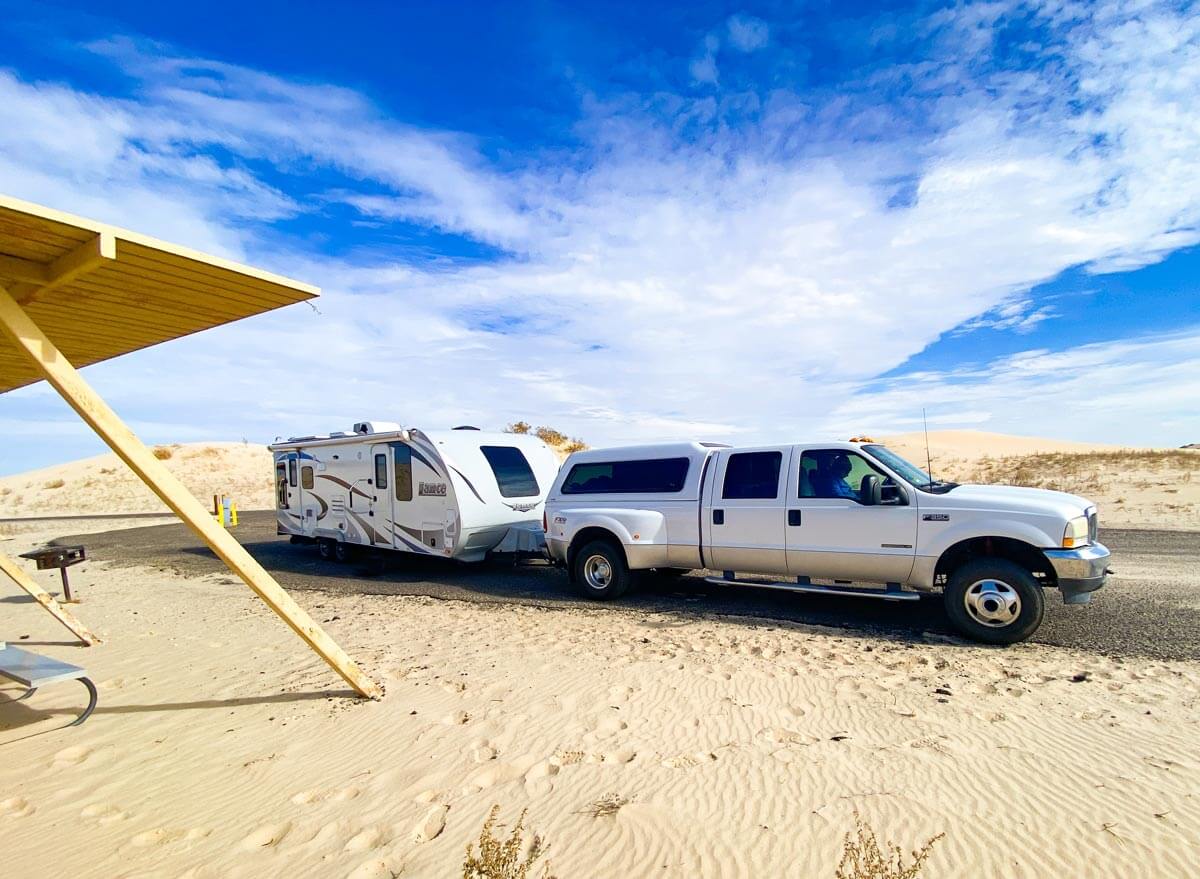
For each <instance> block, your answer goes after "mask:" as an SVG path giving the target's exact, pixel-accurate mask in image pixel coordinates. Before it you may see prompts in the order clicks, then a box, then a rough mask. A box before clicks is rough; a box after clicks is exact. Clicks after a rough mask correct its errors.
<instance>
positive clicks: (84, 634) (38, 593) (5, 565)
mask: <svg viewBox="0 0 1200 879" xmlns="http://www.w3.org/2000/svg"><path fill="white" fill-rule="evenodd" d="M0 571H3V572H4V573H6V574H8V576H9V577H11V578H12V581H13V582H14V583H16V584H17V585H18V586H20V587H21V588H22V589H24V590H25V591H26V592H28V593H29V594H30V595H32V596H33V597H34V600H36V601H37V603H38V604H40V605H41V606H42V607H44V608H46V610H47V611H48V612H49V613H50V615H51V616H52V617H54V618H55V619H56V620H58V621H59V622H60V623H62V624H63V625H64V626H66V627H67V628H68V629H70V630H71V634H73V635H74V636H75V637H76V638H78V639H79V640H80V641H82V642H83V643H84V644H86V645H87V646H88V647H91V646H92V645H93V644H99V643H100V639H99V638H97V637H96V636H95V635H93V634H92V633H91V632H89V631H88V630H87V627H86V626H85V625H83V623H81V622H79V620H77V619H75V617H74V616H72V615H71V614H70V613H68V612H67V609H66V608H65V607H63V606H62V605H61V604H59V603H58V602H57V601H55V600H54V596H53V595H51V594H50V593H49V592H47V591H46V590H45V589H43V588H42V587H41V586H39V585H38V584H37V583H36V582H35V581H34V579H33V578H32V577H30V576H29V575H28V574H26V573H25V571H24V570H22V568H21V566H20V565H18V564H17V563H16V561H15V560H14V559H10V558H9V557H8V556H6V555H5V554H4V553H2V552H0Z"/></svg>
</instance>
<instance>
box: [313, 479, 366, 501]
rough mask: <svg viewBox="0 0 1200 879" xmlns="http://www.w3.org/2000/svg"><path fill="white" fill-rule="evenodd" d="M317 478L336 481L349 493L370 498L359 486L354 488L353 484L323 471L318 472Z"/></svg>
mask: <svg viewBox="0 0 1200 879" xmlns="http://www.w3.org/2000/svg"><path fill="white" fill-rule="evenodd" d="M317 479H328V480H329V481H330V482H333V483H336V484H337V485H340V486H342V488H344V489H346V490H348V491H349V492H350V493H351V494H356V495H358V496H359V497H361V498H365V499H367V500H371V496H370V495H369V494H367V493H366V492H365V491H363V490H362V489H361V488H355V487H354V486H353V485H351V484H350V483H349V482H347V481H346V480H344V479H338V478H337V477H336V476H329V475H328V474H325V473H318V474H317Z"/></svg>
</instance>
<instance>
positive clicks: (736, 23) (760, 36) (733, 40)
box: [725, 13, 771, 52]
mask: <svg viewBox="0 0 1200 879" xmlns="http://www.w3.org/2000/svg"><path fill="white" fill-rule="evenodd" d="M725 27H726V30H727V31H728V32H729V43H730V45H732V46H733V47H734V48H735V49H737V50H739V51H741V52H756V51H758V50H759V49H762V48H765V47H766V45H767V43H768V42H770V40H771V28H770V26H769V25H768V24H767V23H766V22H765V21H763V20H762V19H761V18H755V17H754V16H753V15H746V14H745V13H738V14H737V15H731V16H729V19H728V21H726V22H725Z"/></svg>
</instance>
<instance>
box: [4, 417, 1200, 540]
mask: <svg viewBox="0 0 1200 879" xmlns="http://www.w3.org/2000/svg"><path fill="white" fill-rule="evenodd" d="M929 438H930V450H931V452H932V456H933V464H934V471H935V475H937V476H939V477H941V478H946V479H953V480H955V481H959V482H991V483H999V484H1016V485H1032V486H1034V487H1037V488H1057V489H1061V490H1065V491H1071V492H1074V493H1076V494H1082V495H1084V496H1085V497H1088V498H1090V499H1091V500H1093V501H1095V502H1096V503H1098V504H1099V506H1100V511H1101V521H1102V522H1104V523H1105V524H1107V525H1110V526H1113V527H1118V528H1156V529H1174V530H1200V450H1196V451H1193V452H1179V451H1177V450H1170V451H1169V453H1168V454H1166V455H1155V454H1152V453H1148V450H1135V454H1127V453H1126V452H1125V450H1122V449H1119V448H1117V447H1114V446H1104V445H1098V444H1094V443H1076V442H1068V441H1063V440H1051V439H1038V438H1035V437H1019V436H1009V435H1006V434H998V433H984V432H980V431H971V430H946V431H931V432H930V434H929ZM879 439H881V440H882V441H884V442H886V443H887V444H888V445H889V446H891V447H892V448H894V449H895V450H896V451H898V452H900V454H902V455H904V456H905V457H907V458H909V459H910V460H912V461H914V462H916V463H919V464H921V465H922V466H924V464H925V437H924V434H921V433H911V434H900V435H897V436H891V437H880V438H879ZM158 448H159V449H161V450H163V451H162V452H161V454H164V455H167V454H169V456H170V457H168V458H166V460H165V463H166V465H167V467H169V468H170V469H171V470H172V471H173V472H174V473H175V475H176V476H178V477H179V478H180V479H181V480H182V481H183V483H184V485H186V486H187V487H188V489H190V490H191V491H192V493H193V494H195V495H196V496H197V497H198V498H200V499H201V500H202V501H204V502H205V503H208V502H210V500H211V498H212V496H213V495H214V494H225V495H229V496H230V497H231V498H233V499H234V501H236V502H237V504H238V506H239V507H240V508H241V509H243V510H258V509H270V508H273V507H274V505H275V498H274V490H273V487H272V478H273V477H272V470H271V454H270V452H268V451H267V450H266V448H265V447H264V446H259V445H253V444H247V443H206V444H183V445H179V444H176V445H170V446H159V447H158ZM559 452H560V455H562V456H563V457H565V452H563V451H562V450H561V449H560V450H559ZM163 509H164V507H163V506H162V504H161V503H160V502H159V501H158V499H157V498H156V497H155V496H154V495H153V494H152V493H151V492H150V491H149V489H147V488H146V487H145V486H144V485H142V483H141V482H139V481H138V480H137V479H136V478H135V477H134V476H133V475H132V474H131V473H130V472H129V470H128V469H127V468H126V467H124V466H123V465H122V464H121V462H120V461H119V460H118V459H117V458H116V456H115V455H111V454H110V455H99V456H97V457H94V458H85V459H83V460H80V461H72V462H70V463H67V464H61V465H58V466H55V467H48V468H44V469H42V470H34V471H30V472H28V473H20V474H16V475H13V476H4V477H0V519H11V518H21V517H31V516H52V515H70V514H88V513H92V514H95V513H108V514H113V513H136V512H150V511H155V510H163Z"/></svg>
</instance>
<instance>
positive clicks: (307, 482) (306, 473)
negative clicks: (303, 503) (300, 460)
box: [300, 467, 313, 489]
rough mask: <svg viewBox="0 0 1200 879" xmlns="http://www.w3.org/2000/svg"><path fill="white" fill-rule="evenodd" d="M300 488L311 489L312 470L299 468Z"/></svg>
mask: <svg viewBox="0 0 1200 879" xmlns="http://www.w3.org/2000/svg"><path fill="white" fill-rule="evenodd" d="M300 486H301V487H302V488H307V489H311V488H312V487H313V468H311V467H301V468H300Z"/></svg>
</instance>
